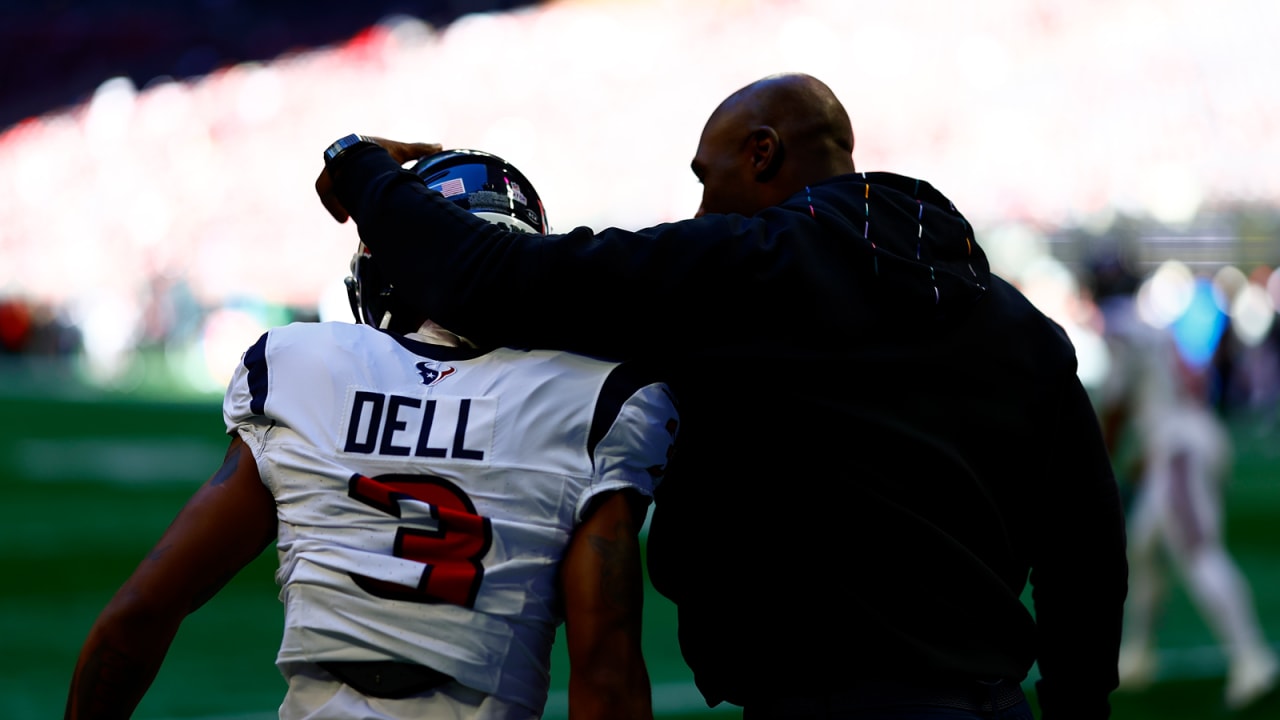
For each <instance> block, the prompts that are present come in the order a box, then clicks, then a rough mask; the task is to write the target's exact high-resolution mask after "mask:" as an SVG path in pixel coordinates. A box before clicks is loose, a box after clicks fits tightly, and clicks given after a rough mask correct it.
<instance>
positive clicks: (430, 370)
mask: <svg viewBox="0 0 1280 720" xmlns="http://www.w3.org/2000/svg"><path fill="white" fill-rule="evenodd" d="M414 367H416V368H418V374H419V375H421V376H422V384H423V385H435V384H436V383H438V382H440V381H441V380H443V379H445V378H447V377H449V376H450V375H452V374H453V372H454V370H453V368H451V367H448V366H445V367H443V368H434V367H431V364H430V363H427V362H425V361H424V362H420V363H418V364H417V365H415V366H414Z"/></svg>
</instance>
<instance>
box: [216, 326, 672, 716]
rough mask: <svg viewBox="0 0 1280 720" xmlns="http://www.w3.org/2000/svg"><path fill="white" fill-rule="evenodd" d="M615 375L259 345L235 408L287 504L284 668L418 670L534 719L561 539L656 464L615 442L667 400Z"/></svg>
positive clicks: (315, 338) (306, 331) (362, 339)
mask: <svg viewBox="0 0 1280 720" xmlns="http://www.w3.org/2000/svg"><path fill="white" fill-rule="evenodd" d="M618 367H619V366H618V365H617V364H615V363H608V362H602V361H598V360H594V359H590V358H585V357H581V356H576V355H570V354H566V353H561V352H550V351H528V352H526V351H517V350H509V349H498V350H493V351H488V352H485V351H480V350H475V349H471V348H452V347H442V346H439V345H429V344H426V343H422V342H417V341H415V340H413V339H410V338H406V337H397V336H393V335H390V334H388V333H384V332H382V331H378V330H374V329H372V328H369V327H368V326H359V325H349V324H345V323H321V324H295V325H290V326H287V327H284V328H277V329H274V330H272V331H270V332H268V333H267V334H265V335H264V336H263V337H262V339H260V340H259V342H258V343H257V344H255V345H254V346H253V347H252V348H251V349H250V350H249V351H248V352H247V353H246V354H245V358H244V361H243V363H242V365H241V367H240V368H239V369H238V371H237V376H236V378H235V380H234V381H233V383H232V386H231V389H230V390H229V391H228V396H227V401H226V407H225V412H226V419H227V423H228V427H229V428H236V427H239V428H241V435H242V436H244V437H245V439H246V442H248V443H249V444H250V445H251V447H253V449H254V454H255V456H256V457H257V458H258V464H259V467H260V472H261V475H262V478H263V481H264V482H265V483H266V484H267V486H268V487H269V488H270V489H271V491H272V493H273V495H274V496H275V498H276V502H277V507H278V515H279V519H280V533H279V539H278V543H277V548H278V553H279V555H280V561H281V567H280V570H279V572H278V575H277V581H278V582H279V584H280V585H281V588H282V590H281V599H282V601H283V602H284V603H285V607H286V621H285V622H286V627H285V632H284V639H283V642H282V645H281V649H280V654H279V657H278V662H279V663H281V664H282V665H283V664H285V663H289V662H295V661H300V662H322V661H361V660H399V661H407V662H413V663H417V664H421V665H425V666H428V667H431V668H433V669H435V670H438V671H441V672H444V673H446V674H448V675H451V676H453V677H454V678H455V679H456V680H458V681H459V682H461V683H463V684H464V685H467V686H469V687H473V688H476V689H478V690H481V691H484V692H487V693H491V694H495V695H498V696H500V697H504V698H505V699H513V700H515V701H518V702H521V703H522V704H526V705H529V706H531V707H534V708H540V707H541V705H542V703H543V702H545V697H546V688H547V685H548V672H549V663H550V647H551V644H552V641H553V639H554V635H555V628H556V626H557V625H558V623H559V621H560V619H561V618H560V611H559V608H558V604H557V599H556V598H557V589H556V588H557V578H556V568H557V563H558V562H559V560H560V557H561V555H562V553H563V552H564V550H565V548H566V547H567V545H568V542H569V537H570V533H571V532H572V530H573V528H574V526H575V525H576V523H577V522H578V520H579V519H580V518H581V513H582V511H583V510H584V508H585V506H586V503H587V502H588V501H589V500H590V499H591V497H593V496H594V495H595V494H598V493H600V492H603V491H607V490H614V489H619V488H623V487H633V488H636V489H638V490H640V491H641V492H643V493H645V494H648V493H650V492H651V491H652V488H653V485H654V483H655V482H656V479H655V478H654V477H653V476H652V475H651V474H650V473H649V472H648V468H649V467H650V466H651V465H660V464H661V461H664V460H665V454H666V447H665V445H663V446H661V447H658V446H655V447H652V448H647V447H646V448H639V449H633V450H631V451H624V450H623V449H622V443H623V436H624V435H625V436H627V437H626V438H625V440H626V442H627V443H630V444H631V447H633V448H634V447H635V443H636V441H637V440H639V439H642V438H643V437H644V434H643V433H641V434H639V435H637V434H636V433H634V432H633V431H632V430H629V429H628V428H627V427H626V426H627V425H628V423H634V422H637V421H639V422H641V423H647V422H648V419H649V416H648V415H647V414H646V413H647V409H651V408H652V407H655V406H654V405H650V404H647V402H648V401H649V400H652V401H653V402H654V403H657V404H659V405H660V404H662V403H664V402H669V401H668V400H666V399H665V394H663V393H662V392H661V390H660V388H659V387H658V386H656V385H644V384H642V383H640V382H636V383H630V382H628V381H626V380H620V379H619V378H620V377H621V376H622V375H624V373H621V372H615V371H616V370H617V369H618ZM611 377H612V378H613V380H612V381H610V378H611ZM606 387H607V388H608V391H606ZM641 388H643V389H641ZM615 391H620V392H615ZM637 391H639V392H637ZM624 406H625V407H626V408H629V410H628V409H624ZM620 414H621V415H625V416H627V417H630V418H631V420H624V421H619V422H615V420H616V419H617V418H618V417H619V415H620ZM663 420H665V418H661V419H660V420H659V422H661V421H663ZM650 435H652V434H650ZM669 439H670V438H667V440H668V441H669ZM636 458H641V460H640V461H639V462H637V461H636ZM650 460H652V462H650Z"/></svg>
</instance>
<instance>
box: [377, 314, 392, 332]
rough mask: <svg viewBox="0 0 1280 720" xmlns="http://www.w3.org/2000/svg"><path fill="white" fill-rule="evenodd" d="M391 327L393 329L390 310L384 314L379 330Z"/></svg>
mask: <svg viewBox="0 0 1280 720" xmlns="http://www.w3.org/2000/svg"><path fill="white" fill-rule="evenodd" d="M389 327H391V311H390V310H388V311H386V312H384V313H382V322H380V323H378V329H379V330H386V329H387V328H389Z"/></svg>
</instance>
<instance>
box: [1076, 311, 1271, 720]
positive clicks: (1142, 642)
mask: <svg viewBox="0 0 1280 720" xmlns="http://www.w3.org/2000/svg"><path fill="white" fill-rule="evenodd" d="M1101 309H1102V311H1103V317H1104V319H1105V323H1106V330H1105V333H1104V335H1105V338H1106V340H1107V346H1108V349H1109V351H1110V354H1111V373H1110V376H1109V377H1108V379H1107V381H1106V383H1105V385H1104V386H1103V388H1102V393H1101V404H1102V406H1103V408H1102V409H1103V411H1104V412H1105V411H1106V410H1107V409H1108V408H1111V407H1114V406H1116V405H1117V404H1126V405H1127V406H1128V409H1129V412H1128V417H1129V421H1130V423H1131V428H1132V430H1133V431H1134V432H1135V434H1136V435H1135V437H1136V440H1137V442H1138V444H1139V446H1140V451H1141V453H1142V460H1143V471H1142V476H1141V478H1140V480H1139V483H1138V486H1137V491H1136V494H1135V496H1134V502H1133V506H1132V510H1131V511H1130V518H1129V556H1130V570H1129V600H1128V603H1127V606H1126V611H1127V618H1126V620H1125V639H1124V643H1123V645H1122V647H1121V653H1120V668H1119V669H1120V683H1121V687H1122V688H1123V687H1128V688H1138V687H1142V686H1144V685H1145V684H1147V683H1149V682H1150V681H1151V680H1152V679H1153V677H1154V674H1155V670H1156V668H1155V665H1156V658H1155V651H1154V646H1155V639H1154V625H1155V620H1156V615H1157V612H1158V609H1159V605H1160V604H1161V602H1162V600H1163V599H1164V597H1165V590H1166V588H1165V580H1166V579H1165V577H1164V575H1163V572H1162V565H1161V560H1162V558H1161V557H1160V552H1161V551H1162V550H1163V551H1164V553H1165V556H1166V557H1167V558H1168V559H1169V560H1170V561H1172V564H1173V566H1174V567H1175V568H1176V570H1177V571H1178V573H1179V574H1180V576H1181V578H1182V580H1183V582H1184V584H1185V586H1186V587H1187V590H1188V592H1189V594H1190V596H1191V598H1192V600H1193V601H1194V603H1195V604H1196V607H1197V608H1198V609H1199V610H1200V613H1201V615H1202V616H1203V617H1204V619H1205V621H1206V623H1207V624H1208V625H1209V627H1210V628H1211V630H1212V631H1213V633H1214V635H1215V637H1216V638H1217V639H1218V641H1219V643H1220V644H1221V646H1222V649H1223V652H1224V653H1225V654H1226V657H1227V660H1228V672H1227V686H1226V702H1227V704H1228V706H1230V707H1232V708H1240V707H1243V706H1245V705H1247V704H1249V703H1250V702H1252V701H1253V700H1255V699H1257V698H1259V697H1261V696H1262V695H1263V694H1265V693H1266V692H1267V691H1268V690H1270V689H1271V687H1272V686H1274V685H1275V683H1276V679H1277V673H1278V665H1277V660H1276V655H1275V653H1274V652H1273V651H1272V649H1271V648H1270V647H1269V646H1268V645H1267V643H1266V640H1265V638H1264V637H1263V633H1262V629H1261V627H1260V626H1259V623H1258V618H1257V615H1256V612H1255V610H1254V607H1253V600H1252V597H1251V591H1250V589H1249V585H1248V583H1247V581H1246V580H1245V578H1244V577H1243V576H1242V575H1241V573H1240V571H1239V569H1238V567H1237V566H1236V564H1235V562H1234V561H1233V559H1232V558H1231V556H1230V554H1229V553H1228V552H1227V549H1226V547H1225V545H1224V544H1223V528H1222V525H1223V504H1222V489H1223V485H1224V483H1225V482H1226V480H1227V478H1228V477H1229V475H1230V471H1231V462H1232V448H1231V445H1230V438H1229V436H1228V435H1227V432H1226V429H1225V427H1224V426H1223V424H1222V422H1221V421H1220V420H1219V419H1218V417H1217V415H1215V414H1214V412H1213V410H1212V409H1211V408H1210V407H1209V406H1208V404H1207V401H1206V400H1205V399H1204V397H1203V394H1202V393H1200V392H1198V391H1196V390H1195V389H1194V388H1193V384H1192V383H1191V382H1190V378H1189V376H1188V374H1187V372H1186V371H1185V369H1184V368H1183V366H1182V364H1181V360H1180V357H1179V355H1178V351H1177V348H1176V346H1175V345H1174V342H1173V338H1172V337H1171V336H1170V335H1169V334H1168V333H1166V332H1164V331H1161V330H1159V329H1157V328H1154V327H1152V326H1150V325H1148V324H1146V323H1145V322H1143V321H1142V320H1141V319H1140V318H1139V317H1138V316H1137V314H1136V312H1135V305H1134V302H1133V300H1132V298H1122V299H1121V298H1112V299H1109V300H1107V301H1106V302H1104V303H1103V304H1102V305H1101Z"/></svg>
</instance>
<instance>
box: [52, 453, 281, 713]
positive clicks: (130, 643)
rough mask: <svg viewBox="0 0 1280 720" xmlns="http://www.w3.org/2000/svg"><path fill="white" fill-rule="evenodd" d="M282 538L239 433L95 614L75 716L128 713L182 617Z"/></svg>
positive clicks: (73, 694)
mask: <svg viewBox="0 0 1280 720" xmlns="http://www.w3.org/2000/svg"><path fill="white" fill-rule="evenodd" d="M275 537H276V511H275V500H274V499H273V498H272V496H271V492H270V491H269V490H268V489H267V488H266V486H265V485H263V484H262V481H261V480H260V479H259V476H258V466H257V464H256V462H255V461H254V458H253V453H252V452H250V450H249V448H248V447H247V446H246V445H245V444H244V442H243V441H242V440H241V439H240V437H239V436H238V435H237V436H234V437H233V438H232V440H231V446H230V447H229V448H228V449H227V454H226V457H225V458H224V459H223V462H222V466H221V467H220V468H219V469H218V470H217V472H215V473H214V474H213V476H212V477H211V478H209V480H208V481H207V482H206V483H205V484H204V485H202V486H201V487H200V489H199V490H197V491H196V493H195V495H193V496H192V497H191V499H190V500H188V501H187V504H186V505H185V506H184V507H183V508H182V510H181V512H179V513H178V516H177V517H176V518H175V519H174V521H173V523H172V524H171V525H170V526H169V528H168V529H167V530H166V531H165V532H164V534H163V535H162V536H161V538H160V540H159V542H157V543H156V545H155V547H154V548H153V549H152V550H151V552H150V553H148V554H147V556H146V558H145V559H144V560H143V561H142V562H141V563H140V564H139V565H138V567H137V569H136V570H134V572H133V574H132V575H131V576H130V577H129V579H128V580H127V581H125V583H124V585H123V586H122V587H121V588H120V589H119V590H118V591H117V592H116V594H115V596H114V597H113V598H112V599H111V601H110V602H109V603H108V604H107V606H106V608H105V609H104V610H103V611H102V613H101V614H100V615H99V616H98V619H97V620H96V621H95V622H94V624H93V627H92V628H91V629H90V631H89V636H88V638H87V639H86V640H85V643H84V647H83V648H82V649H81V651H80V658H79V660H78V661H77V663H76V669H75V674H74V675H73V676H72V678H71V690H70V693H69V695H68V697H67V709H66V718H67V720H71V719H73V718H74V719H76V720H80V719H83V718H127V717H129V716H130V715H131V714H132V713H133V710H134V708H136V707H137V705H138V703H139V702H140V701H141V700H142V696H143V695H144V694H145V693H146V691H147V688H148V687H150V685H151V682H152V681H153V680H154V679H155V676H156V673H157V672H158V671H159V669H160V664H161V662H162V661H163V660H164V656H165V653H167V652H168V650H169V645H170V644H171V643H172V642H173V638H174V635H175V634H176V633H177V631H178V626H179V624H180V623H181V622H182V620H183V619H184V618H185V617H186V616H187V615H188V614H190V613H192V612H193V611H195V610H196V609H197V608H199V607H200V606H201V605H203V604H204V603H205V602H206V601H208V600H209V598H211V597H213V596H214V594H216V593H217V592H218V591H219V590H221V589H222V587H223V586H224V585H226V583H227V581H229V580H230V579H231V578H232V577H233V576H234V575H235V574H236V573H237V572H239V571H240V569H241V568H243V567H244V566H245V565H248V564H249V562H251V561H252V560H253V559H254V558H256V557H257V556H258V555H259V554H261V552H262V551H263V550H264V549H265V548H266V547H267V546H268V545H270V544H271V542H272V540H274V539H275Z"/></svg>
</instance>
